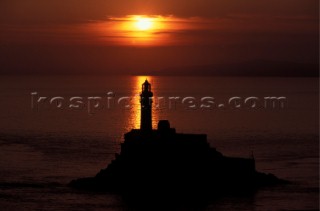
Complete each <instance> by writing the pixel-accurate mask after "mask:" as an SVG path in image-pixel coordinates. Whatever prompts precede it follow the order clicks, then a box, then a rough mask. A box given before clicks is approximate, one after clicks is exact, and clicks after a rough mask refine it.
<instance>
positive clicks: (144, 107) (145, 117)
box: [140, 80, 153, 132]
mask: <svg viewBox="0 0 320 211" xmlns="http://www.w3.org/2000/svg"><path fill="white" fill-rule="evenodd" d="M152 97H153V93H152V92H151V84H150V83H149V82H148V80H146V81H145V82H144V83H143V84H142V92H141V94H140V104H141V124H140V129H141V130H142V131H145V132H147V131H150V130H152Z"/></svg>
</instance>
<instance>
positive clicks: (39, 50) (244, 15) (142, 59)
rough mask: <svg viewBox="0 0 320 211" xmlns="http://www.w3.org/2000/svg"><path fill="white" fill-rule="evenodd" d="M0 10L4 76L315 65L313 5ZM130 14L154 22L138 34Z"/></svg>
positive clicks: (299, 1) (201, 2) (98, 4)
mask: <svg viewBox="0 0 320 211" xmlns="http://www.w3.org/2000/svg"><path fill="white" fill-rule="evenodd" d="M0 10H1V11H0V26H1V28H0V32H1V34H0V54H1V55H2V56H1V58H0V65H1V66H2V67H3V68H2V71H4V72H17V73H20V72H22V73H28V72H41V71H44V72H46V71H47V72H49V73H51V72H67V73H69V72H70V73H77V72H81V73H82V72H88V71H90V72H91V71H93V72H106V73H109V72H115V71H118V70H119V71H120V72H124V73H132V72H134V71H135V70H138V69H139V70H143V71H146V72H147V71H148V70H151V69H153V70H160V69H165V68H167V67H170V66H188V65H208V64H214V63H219V62H228V61H248V60H255V59H264V60H279V61H299V62H304V63H315V62H317V59H318V20H319V18H318V1H316V0H278V1H275V0H268V1H267V0H261V1H252V0H242V1H238V0H229V1H222V0H215V1H213V0H197V1H196V0H189V1H182V0H175V1H165V0H153V1H152V0H150V1H139V0H131V1H123V0H118V1H106V0H65V1H62V0H56V1H44V0H25V1H19V0H2V1H1V2H0ZM130 15H146V17H151V18H153V19H154V20H155V23H154V24H153V27H152V28H151V29H150V30H146V31H139V30H138V29H137V28H135V27H133V24H132V20H130V17H132V16H130ZM148 15H149V16H148ZM79 63H80V64H79Z"/></svg>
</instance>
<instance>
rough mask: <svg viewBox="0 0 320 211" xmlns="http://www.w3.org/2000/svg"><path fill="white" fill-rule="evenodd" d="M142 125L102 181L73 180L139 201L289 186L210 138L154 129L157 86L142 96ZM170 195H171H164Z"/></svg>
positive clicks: (165, 124)
mask: <svg viewBox="0 0 320 211" xmlns="http://www.w3.org/2000/svg"><path fill="white" fill-rule="evenodd" d="M140 96H141V100H140V102H141V126H140V129H133V130H131V131H130V132H128V133H126V134H125V135H124V139H125V140H124V142H123V143H122V144H121V152H120V154H116V157H115V159H114V160H113V161H112V162H111V163H110V164H109V165H108V167H107V168H105V169H102V170H101V171H100V172H99V173H98V174H97V175H96V176H94V177H88V178H80V179H76V180H73V181H71V183H70V186H71V187H73V188H77V189H82V190H92V191H107V192H113V193H119V194H121V195H125V196H130V197H134V198H139V197H140V196H143V198H154V197H157V198H158V197H159V195H160V194H161V197H164V196H165V197H167V198H178V197H182V198H185V197H190V198H195V197H198V198H203V197H206V196H210V197H211V196H221V195H224V194H230V193H231V194H237V193H239V194H241V195H243V194H246V193H252V192H254V191H255V190H257V189H258V188H260V187H263V186H270V185H276V184H281V183H284V182H285V181H283V180H281V179H278V178H277V177H276V176H274V175H272V174H265V173H261V172H258V171H257V170H256V168H255V160H254V157H251V158H234V157H227V156H224V155H223V154H221V153H220V152H218V151H217V150H216V149H215V148H212V147H210V145H209V143H208V142H207V136H206V135H205V134H182V133H177V132H176V130H175V129H174V128H171V127H170V123H169V121H167V120H161V121H159V123H158V128H157V129H156V130H155V129H152V112H151V111H152V100H151V98H152V96H153V93H152V92H151V84H150V83H149V82H148V81H147V80H146V81H145V82H144V84H143V85H142V92H141V95H140ZM164 193H165V194H164Z"/></svg>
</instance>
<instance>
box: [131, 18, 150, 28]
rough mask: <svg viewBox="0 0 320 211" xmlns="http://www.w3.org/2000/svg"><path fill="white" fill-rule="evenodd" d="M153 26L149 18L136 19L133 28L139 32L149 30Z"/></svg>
mask: <svg viewBox="0 0 320 211" xmlns="http://www.w3.org/2000/svg"><path fill="white" fill-rule="evenodd" d="M152 25H153V20H152V19H151V18H143V17H137V19H136V23H135V26H136V27H137V29H139V30H141V31H146V30H150V29H151V28H152Z"/></svg>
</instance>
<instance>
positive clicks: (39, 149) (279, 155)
mask: <svg viewBox="0 0 320 211" xmlns="http://www.w3.org/2000/svg"><path fill="white" fill-rule="evenodd" d="M145 79H146V77H145V76H141V77H134V76H132V77H131V76H127V77H125V76H123V77H118V76H117V77H102V76H96V77H92V76H50V77H49V76H42V77H40V76H23V77H17V76H2V77H1V79H0V88H1V93H0V96H1V103H0V108H1V112H0V119H1V121H0V209H1V210H127V209H128V206H127V205H126V203H125V202H124V201H123V200H122V199H121V198H120V197H119V196H116V195H110V194H92V193H85V192H78V191H75V190H72V189H70V188H68V187H67V186H66V184H67V183H68V182H69V181H70V180H72V179H75V178H78V177H87V176H94V175H95V174H96V173H97V172H98V171H99V170H100V169H101V168H105V167H106V166H107V165H108V163H110V161H111V160H112V159H114V154H115V153H117V152H119V149H120V148H119V144H120V143H121V142H122V141H123V134H124V133H125V132H128V131H130V130H131V129H132V128H138V127H139V121H140V117H139V115H140V111H139V98H138V97H137V94H139V92H140V90H141V84H142V82H144V80H145ZM148 80H149V81H151V83H152V90H153V92H154V95H155V99H154V107H155V109H154V110H153V125H154V127H155V128H156V126H157V121H158V120H160V119H168V120H170V123H171V127H175V128H176V129H177V132H181V133H206V134H208V141H209V142H210V144H211V146H212V147H215V148H217V149H218V150H219V151H220V152H222V153H223V154H224V155H227V156H241V157H249V156H251V155H252V153H253V154H254V156H255V158H256V166H257V170H259V171H262V172H266V173H273V174H275V175H277V176H278V177H280V178H283V179H287V180H289V181H291V182H292V184H290V185H287V186H281V187H273V188H264V189H262V190H259V191H258V192H257V193H256V194H255V195H253V196H250V197H242V198H238V197H226V198H222V199H219V200H216V201H213V202H212V203H210V204H209V205H208V206H207V207H206V208H202V209H205V210H257V211H258V210H266V211H269V210H318V208H319V207H318V206H319V198H318V197H319V173H318V172H319V168H318V165H319V135H318V128H319V122H318V120H319V119H318V118H319V111H318V110H319V103H318V95H319V93H318V86H319V84H318V79H315V78H216V77H148ZM44 97H46V99H45V98H44ZM233 97H237V98H236V100H233V101H231V102H232V103H231V104H229V99H230V98H233ZM249 97H255V98H254V100H252V99H253V98H250V99H251V100H247V101H246V103H245V99H247V98H249ZM265 97H285V98H286V102H285V106H284V108H280V107H279V106H277V107H276V108H272V106H270V105H269V106H267V107H265V106H264V105H265V100H264V98H265ZM173 98H175V100H173ZM254 102H255V103H256V107H255V108H252V105H253V103H254ZM267 104H268V103H267ZM201 105H202V107H201ZM235 105H239V107H240V108H236V107H235ZM127 176H128V177H130V175H127ZM154 206H155V207H150V210H153V209H154V208H156V206H157V205H154ZM199 209H200V208H199Z"/></svg>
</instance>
